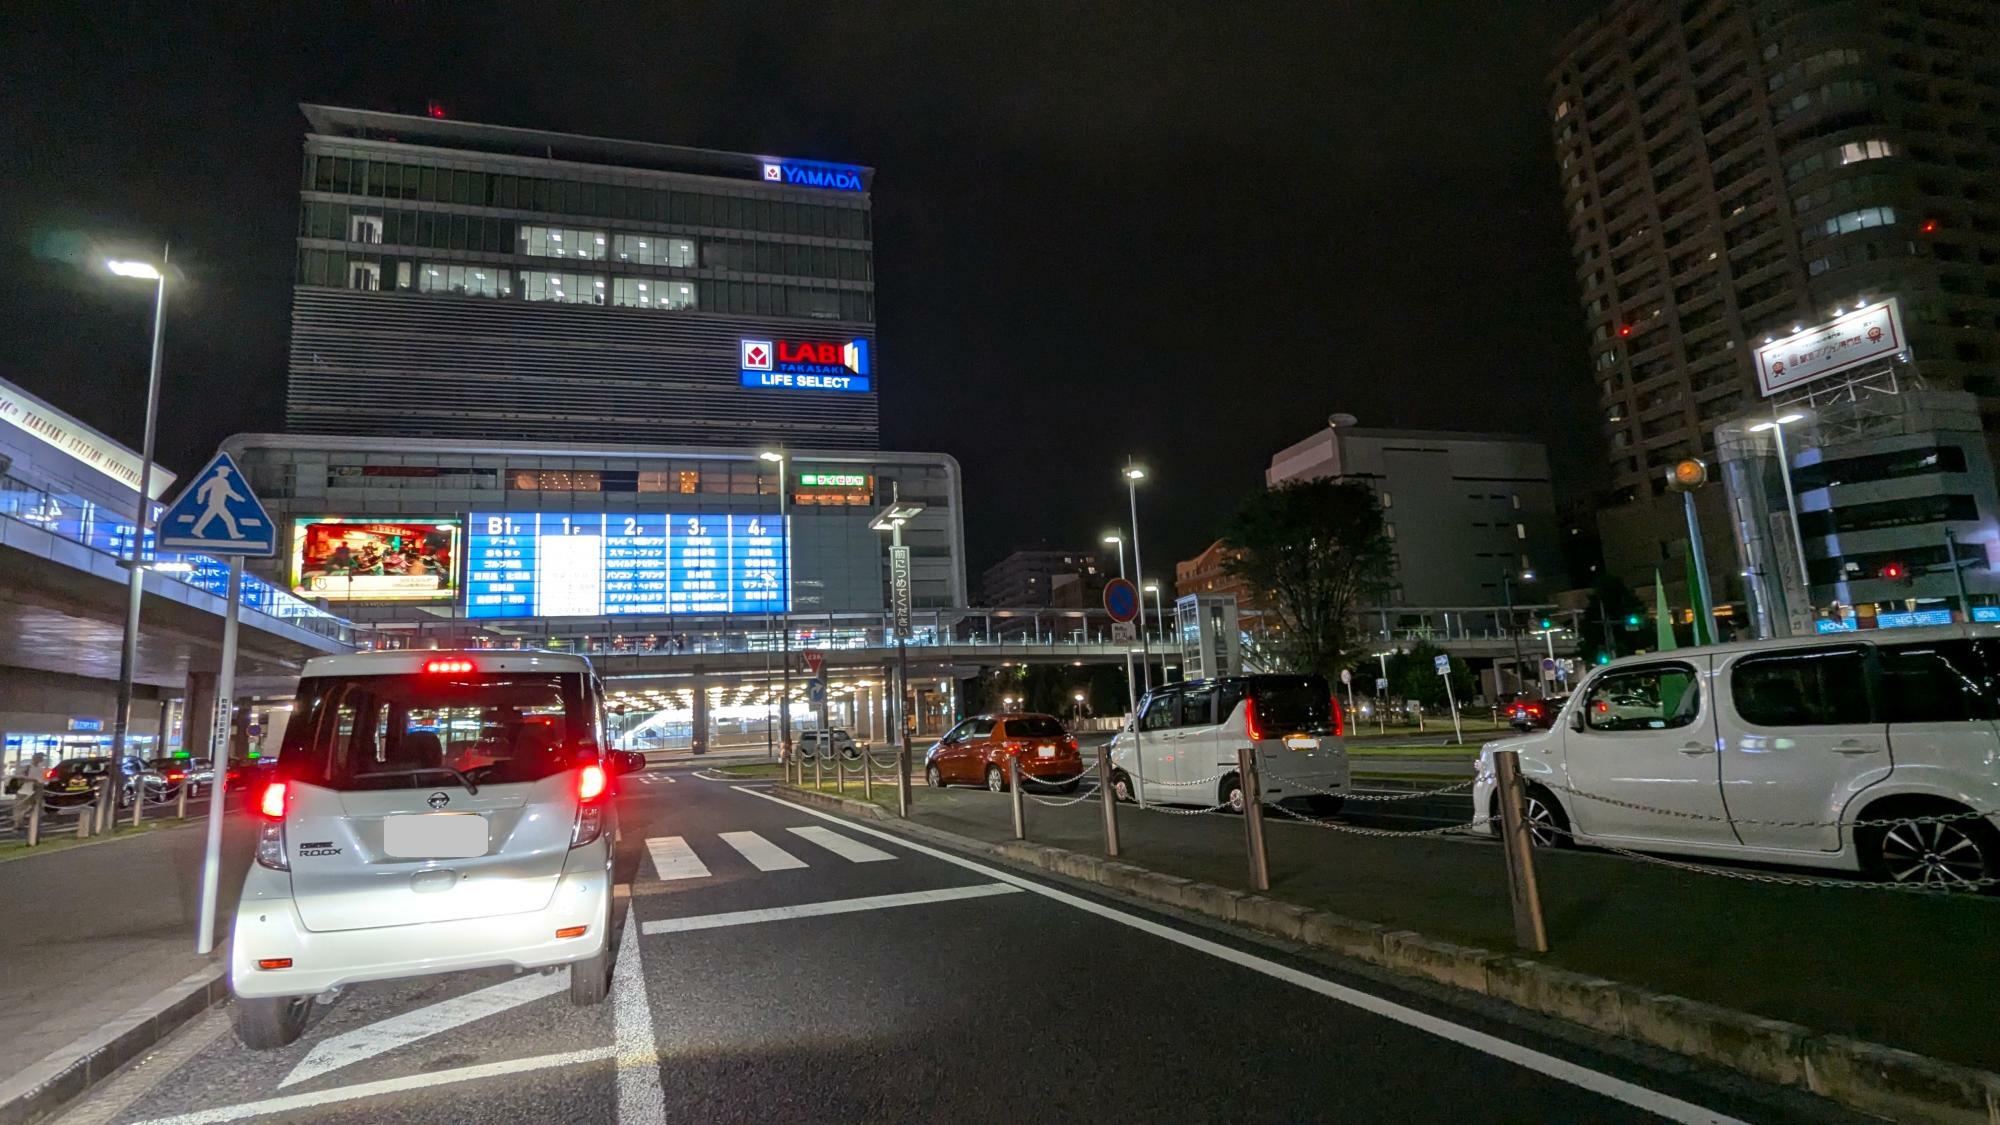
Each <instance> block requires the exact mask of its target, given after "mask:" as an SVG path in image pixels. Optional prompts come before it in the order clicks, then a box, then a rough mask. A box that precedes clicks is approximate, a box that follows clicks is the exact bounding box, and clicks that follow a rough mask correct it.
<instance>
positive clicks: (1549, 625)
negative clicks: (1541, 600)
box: [1541, 617, 1556, 632]
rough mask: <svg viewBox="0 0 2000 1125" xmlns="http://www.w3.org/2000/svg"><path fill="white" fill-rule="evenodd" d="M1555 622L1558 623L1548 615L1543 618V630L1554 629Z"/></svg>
mask: <svg viewBox="0 0 2000 1125" xmlns="http://www.w3.org/2000/svg"><path fill="white" fill-rule="evenodd" d="M1555 624H1556V623H1555V622H1553V621H1551V620H1549V619H1548V618H1546V617H1544V618H1542V626H1541V627H1542V630H1543V631H1544V632H1546V631H1548V630H1550V629H1553V628H1555Z"/></svg>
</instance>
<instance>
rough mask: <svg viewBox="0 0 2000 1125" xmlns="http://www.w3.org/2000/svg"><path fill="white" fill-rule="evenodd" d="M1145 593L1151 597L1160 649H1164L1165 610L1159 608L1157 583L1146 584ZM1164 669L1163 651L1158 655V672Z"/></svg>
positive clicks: (1165, 637)
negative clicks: (1158, 633) (1158, 632)
mask: <svg viewBox="0 0 2000 1125" xmlns="http://www.w3.org/2000/svg"><path fill="white" fill-rule="evenodd" d="M1146 592H1147V593H1149V594H1151V595H1153V620H1154V621H1155V622H1156V623H1157V625H1158V627H1159V630H1160V647H1161V648H1162V649H1165V648H1166V646H1167V614H1166V611H1165V610H1162V609H1161V608H1160V584H1159V583H1158V582H1148V583H1146ZM1166 667H1167V661H1166V653H1165V652H1164V651H1163V652H1161V654H1160V670H1161V671H1162V672H1164V671H1165V670H1166Z"/></svg>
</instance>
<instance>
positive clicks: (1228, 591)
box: [1174, 539, 1261, 609]
mask: <svg viewBox="0 0 2000 1125" xmlns="http://www.w3.org/2000/svg"><path fill="white" fill-rule="evenodd" d="M1242 555H1243V552H1242V551H1240V550H1237V549H1235V548H1232V547H1230V546H1229V545H1228V544H1226V543H1224V542H1223V541H1222V540H1220V539H1217V540H1216V541H1215V542H1213V543H1210V544H1209V545H1208V547H1207V549H1205V550H1203V551H1202V553H1201V554H1199V555H1196V556H1195V557H1193V558H1191V559H1186V560H1183V561H1181V562H1177V563H1175V564H1174V596H1175V597H1177V598H1185V597H1188V596H1190V595H1192V594H1223V595H1227V596H1229V597H1232V598H1235V599H1236V606H1237V608H1238V609H1258V608H1261V606H1260V604H1259V602H1258V600H1257V595H1256V594H1255V593H1253V592H1252V591H1251V589H1250V585H1249V583H1247V582H1245V581H1243V579H1241V578H1239V577H1237V576H1236V575H1234V574H1231V573H1230V572H1229V564H1230V563H1231V562H1233V561H1235V560H1236V559H1238V558H1240V557H1242Z"/></svg>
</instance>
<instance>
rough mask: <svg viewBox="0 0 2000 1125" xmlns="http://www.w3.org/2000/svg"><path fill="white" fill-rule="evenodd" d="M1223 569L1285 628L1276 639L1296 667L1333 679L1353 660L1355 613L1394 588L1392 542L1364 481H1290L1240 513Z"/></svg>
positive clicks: (1251, 501) (1249, 502) (1234, 522)
mask: <svg viewBox="0 0 2000 1125" xmlns="http://www.w3.org/2000/svg"><path fill="white" fill-rule="evenodd" d="M1223 541H1224V542H1225V543H1226V544H1228V545H1229V546H1230V547H1232V548H1236V549H1238V550H1240V551H1241V552H1242V553H1241V555H1239V556H1237V557H1235V558H1232V559H1231V560H1230V561H1229V562H1228V563H1227V564H1226V565H1227V567H1228V570H1229V573H1231V574H1233V575H1236V576H1237V577H1240V578H1242V579H1243V580H1244V582H1245V583H1246V584H1248V585H1249V586H1250V588H1251V590H1252V591H1254V592H1255V593H1256V595H1257V597H1258V598H1259V599H1260V600H1261V601H1262V602H1263V603H1264V604H1265V605H1266V606H1269V607H1270V608H1271V609H1272V611H1273V612H1275V613H1276V614H1277V615H1278V619H1279V620H1280V622H1282V623H1283V628H1282V629H1280V630H1278V632H1277V633H1276V634H1275V635H1274V637H1273V639H1274V640H1275V641H1276V642H1277V644H1278V646H1279V648H1280V651H1281V652H1282V653H1283V655H1284V656H1285V658H1286V661H1287V663H1289V664H1290V665H1291V667H1292V668H1293V669H1294V670H1296V671H1300V672H1317V673H1319V674H1321V675H1324V676H1326V677H1328V678H1329V679H1331V678H1332V677H1333V676H1335V675H1336V674H1337V673H1338V672H1339V669H1340V667H1341V664H1342V662H1343V659H1344V658H1345V657H1347V656H1348V655H1349V653H1348V649H1349V647H1350V645H1351V644H1352V638H1353V633H1354V620H1353V619H1354V612H1355V610H1356V609H1359V608H1360V607H1361V606H1362V605H1363V604H1364V599H1368V598H1372V597H1377V596H1380V595H1381V594H1382V593H1384V592H1385V591H1386V590H1387V589H1388V586H1389V559H1390V548H1389V537H1388V535H1387V533H1385V532H1384V531H1383V529H1382V509H1381V507H1380V506H1379V505H1378V504H1377V502H1376V499H1375V493H1374V491H1373V490H1371V489H1370V488H1369V487H1368V486H1367V485H1366V484H1364V483H1362V482H1360V481H1351V480H1332V479H1328V478H1320V479H1316V480H1305V481H1290V482H1287V483H1285V484H1281V485H1279V486H1277V487H1276V488H1267V489H1265V490H1264V491H1262V492H1259V493H1256V494H1254V495H1252V496H1251V497H1250V498H1249V499H1248V500H1245V501H1244V502H1243V504H1242V506H1241V507H1239V508H1237V510H1236V514H1235V516H1233V517H1232V518H1231V519H1230V521H1229V526H1228V529H1227V531H1226V532H1225V533H1224V535H1223Z"/></svg>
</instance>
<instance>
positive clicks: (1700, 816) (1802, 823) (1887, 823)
mask: <svg viewBox="0 0 2000 1125" xmlns="http://www.w3.org/2000/svg"><path fill="white" fill-rule="evenodd" d="M1536 784H1538V785H1542V786H1545V787H1546V788H1549V789H1552V790H1554V791H1555V792H1558V793H1567V794H1569V795H1570V796H1572V797H1579V798H1582V799H1583V800H1586V801H1595V802H1597V803H1599V804H1605V805H1612V806H1615V807H1617V808H1621V809H1629V810H1631V811H1633V812H1642V813H1647V814H1649V815H1652V816H1665V817H1672V818H1673V819H1676V820H1699V821H1708V822H1710V823H1715V824H1749V825H1755V826H1756V827H1759V828H1894V827H1895V826H1897V825H1899V824H1949V823H1951V822H1953V821H1959V820H1981V819H1985V818H1989V817H1996V816H2000V809H1996V810H1992V811H1988V812H1970V811H1968V812H1960V813H1938V814H1935V815H1932V816H1892V817H1878V818H1875V819H1872V820H1866V819H1864V820H1751V819H1748V818H1745V817H1733V816H1710V815H1709V814H1707V813H1697V812H1688V811H1686V810H1684V809H1657V808H1654V807H1652V806H1651V805H1642V804H1639V803H1637V802H1635V801H1623V800H1619V799H1618V798H1616V797H1606V796H1604V795H1602V794H1600V793H1591V792H1588V791H1587V790H1583V789H1575V788H1572V787H1570V786H1567V785H1563V784H1561V783H1558V782H1551V781H1545V780H1539V779H1538V780H1537V781H1536Z"/></svg>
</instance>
